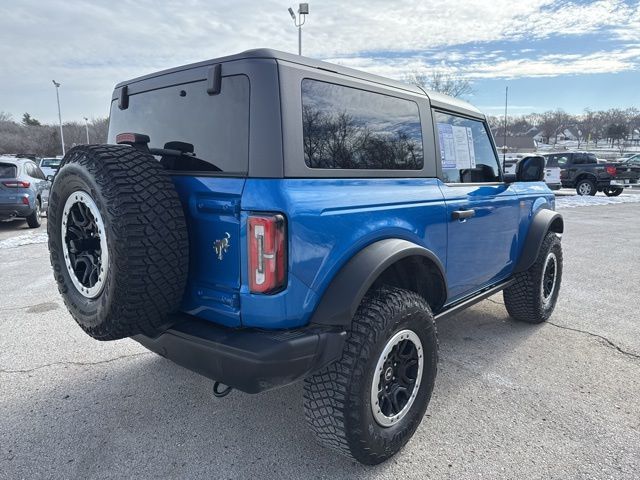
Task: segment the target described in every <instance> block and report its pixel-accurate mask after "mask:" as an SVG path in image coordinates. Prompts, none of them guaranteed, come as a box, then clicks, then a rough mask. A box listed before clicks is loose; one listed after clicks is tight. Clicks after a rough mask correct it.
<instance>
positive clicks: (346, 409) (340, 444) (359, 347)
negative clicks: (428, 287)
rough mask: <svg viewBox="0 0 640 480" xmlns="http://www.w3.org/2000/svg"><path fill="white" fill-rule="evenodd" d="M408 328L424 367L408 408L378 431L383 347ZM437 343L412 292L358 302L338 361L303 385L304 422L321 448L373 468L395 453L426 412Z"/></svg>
mask: <svg viewBox="0 0 640 480" xmlns="http://www.w3.org/2000/svg"><path fill="white" fill-rule="evenodd" d="M405 329H409V330H412V331H413V332H415V333H416V334H417V335H418V337H419V338H420V341H421V342H422V347H423V352H424V357H423V358H424V365H423V373H422V378H421V379H420V384H419V387H418V391H417V396H416V398H415V400H414V402H413V404H412V405H411V406H410V407H409V410H408V413H407V414H406V415H405V416H404V417H403V418H401V419H400V420H399V421H398V423H396V424H394V425H392V426H390V427H381V426H380V425H379V424H378V423H377V422H376V420H375V419H374V417H373V412H372V408H371V386H372V382H373V380H374V371H375V369H376V363H377V361H378V358H379V356H380V354H381V353H382V351H383V348H384V346H385V344H386V342H387V341H388V340H389V339H390V338H391V337H392V336H393V335H394V334H395V333H397V332H399V331H401V330H405ZM437 359H438V340H437V335H436V326H435V323H434V320H433V315H432V313H431V309H430V308H429V305H428V304H427V302H426V301H425V300H424V298H422V297H421V296H419V295H418V294H416V293H414V292H410V291H407V290H402V289H399V288H391V287H382V288H380V289H377V290H375V291H372V292H370V293H368V294H367V295H366V296H365V298H364V299H363V300H362V302H361V304H360V306H359V308H358V310H357V312H356V314H355V316H354V318H353V323H352V327H351V332H350V333H349V336H348V338H347V340H346V343H345V347H344V351H343V354H342V357H341V359H340V360H338V361H337V362H335V363H333V364H331V365H329V366H328V367H327V368H325V369H324V370H322V371H320V372H318V373H316V374H315V375H313V376H311V377H309V378H307V379H306V380H305V387H304V410H305V417H306V420H307V423H308V425H309V427H310V428H311V430H312V431H313V432H314V434H315V435H316V437H317V438H318V440H319V441H320V443H322V444H323V445H325V446H327V447H329V448H331V449H334V450H336V451H338V452H340V453H342V454H344V455H346V456H348V457H351V458H353V459H355V460H357V461H359V462H361V463H364V464H368V465H374V464H378V463H380V462H383V461H385V460H386V459H388V458H389V457H391V456H393V455H394V454H395V453H397V452H398V451H399V450H400V449H401V448H402V447H403V446H404V445H405V444H406V443H407V442H408V441H409V439H410V438H411V436H412V435H413V433H414V432H415V430H416V428H418V425H419V424H420V422H421V420H422V417H423V416H424V413H425V411H426V409H427V406H428V404H429V400H430V398H431V393H432V391H433V385H434V381H435V378H436V371H437Z"/></svg>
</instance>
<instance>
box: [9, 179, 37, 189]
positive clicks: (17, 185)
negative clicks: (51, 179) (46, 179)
mask: <svg viewBox="0 0 640 480" xmlns="http://www.w3.org/2000/svg"><path fill="white" fill-rule="evenodd" d="M2 184H3V185H4V186H5V187H9V188H29V187H30V186H31V183H29V182H23V181H21V180H7V181H4V182H2Z"/></svg>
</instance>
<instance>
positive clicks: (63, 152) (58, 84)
mask: <svg viewBox="0 0 640 480" xmlns="http://www.w3.org/2000/svg"><path fill="white" fill-rule="evenodd" d="M51 81H52V82H53V84H54V85H55V87H56V98H57V99H58V121H59V122H60V143H61V144H62V156H64V154H65V151H64V133H63V132H62V114H61V113H60V94H59V93H58V89H59V88H60V85H61V84H60V83H58V82H56V81H55V80H51Z"/></svg>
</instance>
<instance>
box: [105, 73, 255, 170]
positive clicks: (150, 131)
mask: <svg viewBox="0 0 640 480" xmlns="http://www.w3.org/2000/svg"><path fill="white" fill-rule="evenodd" d="M119 133H141V134H144V135H148V136H149V138H150V139H151V141H150V143H149V147H152V148H171V146H167V144H168V143H170V142H183V143H187V144H191V145H193V153H194V156H195V158H189V157H186V156H180V157H175V158H170V159H166V158H162V161H163V163H165V161H166V165H168V166H169V168H170V169H175V170H189V171H192V170H205V171H206V170H210V171H222V172H226V173H232V174H241V175H244V174H246V173H247V171H248V167H249V78H248V77H247V76H245V75H234V76H230V77H223V78H222V84H221V88H220V93H219V94H217V95H209V94H208V93H207V86H206V82H205V81H198V82H193V83H189V84H183V85H176V86H170V87H165V88H160V89H157V90H151V91H148V92H143V93H139V94H135V95H131V96H130V97H129V107H128V108H127V109H125V110H120V109H119V108H118V102H117V100H116V101H114V102H113V103H112V105H111V117H110V122H109V143H116V135H118V134H119ZM198 160H199V161H198Z"/></svg>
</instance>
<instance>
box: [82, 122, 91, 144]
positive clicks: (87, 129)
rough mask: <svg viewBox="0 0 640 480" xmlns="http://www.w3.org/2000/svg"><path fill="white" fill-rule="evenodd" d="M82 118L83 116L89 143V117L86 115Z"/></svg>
mask: <svg viewBox="0 0 640 480" xmlns="http://www.w3.org/2000/svg"><path fill="white" fill-rule="evenodd" d="M82 118H84V129H85V131H86V132H87V145H89V143H90V142H89V119H88V118H87V117H82Z"/></svg>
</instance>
